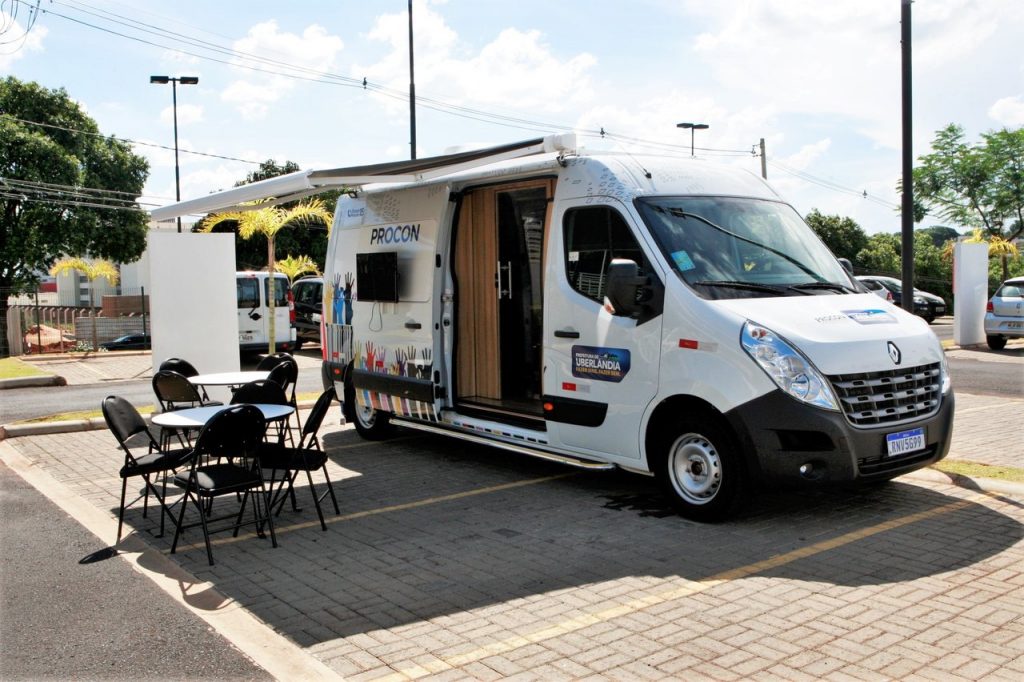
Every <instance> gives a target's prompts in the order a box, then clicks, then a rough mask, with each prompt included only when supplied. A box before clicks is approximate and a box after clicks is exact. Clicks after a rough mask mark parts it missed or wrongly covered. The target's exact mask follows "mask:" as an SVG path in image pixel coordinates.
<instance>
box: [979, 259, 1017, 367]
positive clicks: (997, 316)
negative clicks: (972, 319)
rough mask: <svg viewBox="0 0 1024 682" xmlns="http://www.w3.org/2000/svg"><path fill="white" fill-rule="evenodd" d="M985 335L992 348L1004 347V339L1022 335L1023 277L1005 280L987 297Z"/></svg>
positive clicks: (1000, 348)
mask: <svg viewBox="0 0 1024 682" xmlns="http://www.w3.org/2000/svg"><path fill="white" fill-rule="evenodd" d="M985 337H986V339H987V341H988V347H989V348H991V349H992V350H1002V349H1003V348H1005V347H1006V339H1019V338H1022V337H1024V277H1014V278H1012V279H1008V280H1006V281H1005V282H1003V284H1002V286H1000V287H999V288H998V289H996V293H995V294H993V295H992V298H991V299H989V302H988V306H987V307H986V308H985Z"/></svg>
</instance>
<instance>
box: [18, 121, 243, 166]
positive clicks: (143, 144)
mask: <svg viewBox="0 0 1024 682" xmlns="http://www.w3.org/2000/svg"><path fill="white" fill-rule="evenodd" d="M0 116H3V117H4V118H7V119H10V120H12V121H17V122H18V123H24V124H25V125H33V126H39V127H41V128H51V129H53V130H63V131H64V132H67V133H78V134H79V135H90V136H92V137H102V138H104V139H113V140H117V141H118V142H125V143H127V144H133V145H139V146H140V147H155V148H156V149H166V150H167V151H174V147H168V146H167V145H163V144H156V143H154V142H140V141H139V140H132V139H129V138H127V137H117V136H116V135H104V134H103V133H95V132H92V131H91V130H82V129H81V128H68V127H66V126H59V125H54V124H52V123H40V122H39V121H29V120H26V119H24V118H18V117H17V116H12V115H11V114H4V113H0ZM180 151H181V153H182V154H192V155H194V156H207V157H210V158H213V159H223V160H225V161H238V162H240V163H250V164H253V165H256V166H258V165H260V163H261V162H260V161H250V160H248V159H239V158H236V157H234V156H223V155H221V154H209V153H207V152H196V151H191V150H189V149H181V150H180Z"/></svg>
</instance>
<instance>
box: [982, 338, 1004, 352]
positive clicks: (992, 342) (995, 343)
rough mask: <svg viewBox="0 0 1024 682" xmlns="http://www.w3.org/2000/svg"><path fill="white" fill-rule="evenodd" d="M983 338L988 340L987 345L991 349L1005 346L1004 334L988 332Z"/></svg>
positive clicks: (1000, 348)
mask: <svg viewBox="0 0 1024 682" xmlns="http://www.w3.org/2000/svg"><path fill="white" fill-rule="evenodd" d="M985 340H986V341H987V342H988V347H989V348H991V349H992V350H1002V349H1004V348H1006V337H1005V336H998V335H993V334H989V335H988V336H986V337H985Z"/></svg>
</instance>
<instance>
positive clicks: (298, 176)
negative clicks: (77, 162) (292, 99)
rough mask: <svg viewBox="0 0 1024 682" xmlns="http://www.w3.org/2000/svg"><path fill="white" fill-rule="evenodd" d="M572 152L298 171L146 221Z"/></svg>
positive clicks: (492, 153)
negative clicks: (521, 158)
mask: <svg viewBox="0 0 1024 682" xmlns="http://www.w3.org/2000/svg"><path fill="white" fill-rule="evenodd" d="M575 147H576V136H575V135H573V134H571V133H568V134H564V135H548V136H547V137H539V138H534V139H532V140H524V141H522V142H514V143H511V144H506V145H499V146H496V147H487V148H486V149H478V150H475V151H469V152H458V153H455V154H444V155H442V156H432V157H429V158H426V159H414V160H410V161H393V162H390V163H377V164H371V165H368V166H350V167H348V168H333V169H328V170H308V171H299V172H297V173H289V174H288V175H281V176H278V177H276V178H270V179H268V180H260V181H259V182H254V183H252V184H249V185H243V186H241V187H235V188H233V189H228V190H224V191H222V192H215V193H213V194H208V195H206V196H204V197H199V198H196V199H189V200H186V201H181V202H178V203H174V204H169V205H167V206H162V207H160V208H156V209H153V210H152V211H151V212H150V216H151V217H152V218H153V220H158V221H159V220H169V219H172V218H177V217H178V216H183V215H205V214H207V213H216V212H223V211H229V210H238V209H240V208H248V207H243V206H242V204H245V203H247V202H252V201H258V200H270V203H269V204H268V203H264V204H262V205H261V207H262V206H267V205H273V204H280V203H284V202H287V201H295V200H297V199H302V198H304V197H308V196H311V195H314V194H319V193H320V192H325V191H327V190H331V189H338V188H341V187H359V186H361V185H367V184H370V183H378V182H416V181H420V180H430V179H432V178H437V177H441V176H444V175H450V174H452V173H457V172H458V171H461V170H465V169H467V168H472V167H474V166H480V165H484V164H488V163H494V162H496V161H502V160H505V159H514V158H518V157H521V156H529V155H532V154H542V153H545V152H561V151H572V150H574V149H575Z"/></svg>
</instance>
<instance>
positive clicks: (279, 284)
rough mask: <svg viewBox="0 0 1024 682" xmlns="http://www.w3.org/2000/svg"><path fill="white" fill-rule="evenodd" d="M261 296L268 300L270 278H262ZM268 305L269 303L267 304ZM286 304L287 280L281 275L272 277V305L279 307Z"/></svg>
mask: <svg viewBox="0 0 1024 682" xmlns="http://www.w3.org/2000/svg"><path fill="white" fill-rule="evenodd" d="M263 297H264V298H266V299H267V300H268V301H269V300H270V278H269V277H268V278H267V279H265V280H263ZM268 305H269V304H268ZM287 305H288V280H287V279H284V278H282V277H275V278H274V307H275V308H281V307H287Z"/></svg>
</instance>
